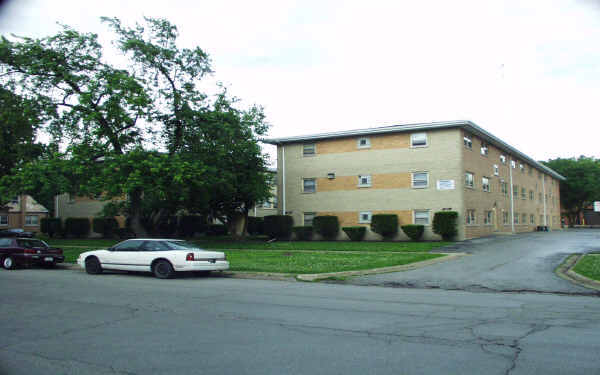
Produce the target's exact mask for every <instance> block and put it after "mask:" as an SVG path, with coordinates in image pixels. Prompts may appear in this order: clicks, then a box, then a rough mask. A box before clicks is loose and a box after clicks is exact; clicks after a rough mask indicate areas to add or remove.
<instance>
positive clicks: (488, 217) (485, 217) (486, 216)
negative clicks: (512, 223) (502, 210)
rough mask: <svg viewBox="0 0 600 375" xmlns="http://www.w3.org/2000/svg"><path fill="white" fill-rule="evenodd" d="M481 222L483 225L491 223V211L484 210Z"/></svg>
mask: <svg viewBox="0 0 600 375" xmlns="http://www.w3.org/2000/svg"><path fill="white" fill-rule="evenodd" d="M483 223H484V224H485V225H492V223H493V216H492V211H485V214H484V215H483Z"/></svg>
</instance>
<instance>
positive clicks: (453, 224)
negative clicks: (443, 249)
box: [433, 211, 458, 241]
mask: <svg viewBox="0 0 600 375" xmlns="http://www.w3.org/2000/svg"><path fill="white" fill-rule="evenodd" d="M457 221H458V212H456V211H438V212H436V213H435V214H434V215H433V233H436V234H439V235H440V236H442V239H444V241H448V240H451V239H452V238H454V237H455V236H456V235H457V234H458V228H457Z"/></svg>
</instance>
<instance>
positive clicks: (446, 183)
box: [437, 180, 456, 190]
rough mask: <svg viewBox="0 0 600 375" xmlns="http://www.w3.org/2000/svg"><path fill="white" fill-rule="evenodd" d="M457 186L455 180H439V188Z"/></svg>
mask: <svg viewBox="0 0 600 375" xmlns="http://www.w3.org/2000/svg"><path fill="white" fill-rule="evenodd" d="M455 188H456V184H455V183H454V180H437V189H438V190H454V189H455Z"/></svg>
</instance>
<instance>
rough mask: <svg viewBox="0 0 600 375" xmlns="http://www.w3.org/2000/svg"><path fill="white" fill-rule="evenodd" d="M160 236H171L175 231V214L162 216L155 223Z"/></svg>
mask: <svg viewBox="0 0 600 375" xmlns="http://www.w3.org/2000/svg"><path fill="white" fill-rule="evenodd" d="M156 228H157V229H158V233H159V234H160V235H161V236H165V237H171V236H173V235H174V234H175V232H177V216H169V217H166V218H163V219H162V220H160V221H159V222H158V224H157V225H156Z"/></svg>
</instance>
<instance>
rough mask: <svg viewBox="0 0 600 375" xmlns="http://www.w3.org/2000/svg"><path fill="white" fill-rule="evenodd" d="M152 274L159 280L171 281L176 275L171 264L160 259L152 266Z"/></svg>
mask: <svg viewBox="0 0 600 375" xmlns="http://www.w3.org/2000/svg"><path fill="white" fill-rule="evenodd" d="M152 273H153V274H154V276H156V277H157V278H159V279H170V278H171V277H173V275H174V274H175V271H174V270H173V266H172V265H171V263H169V262H168V261H166V260H164V259H159V260H157V261H156V262H155V263H154V266H152Z"/></svg>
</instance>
